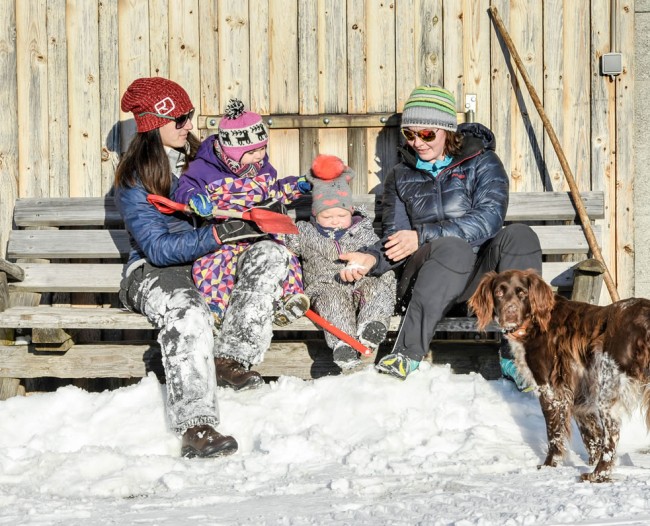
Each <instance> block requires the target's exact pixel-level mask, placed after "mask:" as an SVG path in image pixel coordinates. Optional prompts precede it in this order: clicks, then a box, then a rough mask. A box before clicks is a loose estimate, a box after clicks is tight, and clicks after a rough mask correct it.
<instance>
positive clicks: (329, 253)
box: [286, 155, 396, 369]
mask: <svg viewBox="0 0 650 526" xmlns="http://www.w3.org/2000/svg"><path fill="white" fill-rule="evenodd" d="M352 177H354V172H353V171H352V170H351V169H350V168H347V167H346V166H345V165H344V164H343V162H342V161H341V159H339V158H338V157H334V156H331V155H319V156H318V157H316V159H315V160H314V163H313V165H312V170H311V174H309V175H307V180H308V182H310V183H311V184H312V210H311V211H312V216H311V219H310V221H309V222H307V221H299V222H298V223H297V226H298V230H299V234H295V235H294V234H290V235H287V237H286V243H287V248H289V249H290V250H291V251H293V252H294V253H295V254H297V255H299V256H300V257H301V260H302V268H303V273H304V279H305V285H306V288H305V293H306V294H307V296H309V298H310V301H311V305H312V308H313V309H314V310H315V311H316V312H318V313H319V314H320V315H321V316H323V318H325V319H326V320H328V321H329V322H331V323H332V324H333V325H335V326H336V327H338V328H339V329H341V330H343V331H344V332H346V333H348V334H350V335H352V336H353V337H355V336H356V338H357V339H358V340H359V341H361V342H362V343H363V344H364V345H366V346H368V347H370V348H373V349H376V348H377V347H378V346H379V344H380V343H381V342H382V341H383V340H384V338H385V337H386V333H387V330H388V324H389V320H390V317H391V315H392V314H393V311H394V308H395V283H396V282H395V277H394V274H393V273H392V272H387V273H386V274H383V275H382V276H379V277H370V276H364V277H363V278H361V279H360V280H359V281H356V282H354V283H345V282H343V281H341V280H340V279H339V271H340V270H341V269H342V268H344V267H345V265H346V264H345V262H344V261H341V260H340V259H339V255H340V254H342V253H346V252H354V251H356V250H358V249H359V248H361V247H364V246H368V245H369V244H372V243H374V242H376V241H377V240H378V239H379V238H378V236H377V234H375V231H374V228H373V225H372V220H371V219H370V218H369V217H368V215H367V213H366V211H365V210H364V209H363V207H358V208H355V207H354V206H353V203H352V191H351V190H350V186H349V184H348V183H349V182H350V180H351V179H352ZM325 340H326V342H327V345H328V347H330V348H331V349H332V355H333V358H334V362H335V363H336V364H337V365H338V366H339V367H341V368H342V369H343V368H351V367H354V366H355V365H357V364H358V363H359V353H358V352H357V351H355V350H354V349H353V348H352V347H350V346H349V345H348V344H346V343H345V342H343V341H340V340H339V339H338V338H336V337H335V336H333V335H332V334H330V333H328V332H325Z"/></svg>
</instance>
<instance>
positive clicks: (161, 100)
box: [121, 77, 194, 132]
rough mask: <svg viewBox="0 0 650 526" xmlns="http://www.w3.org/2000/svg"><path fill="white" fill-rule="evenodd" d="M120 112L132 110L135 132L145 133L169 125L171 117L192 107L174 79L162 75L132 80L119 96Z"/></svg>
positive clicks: (186, 111) (188, 98) (184, 112)
mask: <svg viewBox="0 0 650 526" xmlns="http://www.w3.org/2000/svg"><path fill="white" fill-rule="evenodd" d="M121 106H122V111H124V112H127V111H130V112H133V118H134V119H135V124H136V126H137V129H138V132H147V131H150V130H155V129H156V128H160V127H161V126H164V125H165V124H168V123H169V122H171V121H170V119H165V118H164V117H159V116H158V115H166V116H169V117H174V118H176V117H180V116H181V115H185V114H186V113H189V112H190V110H192V108H193V107H194V106H192V101H191V100H190V97H189V95H188V94H187V92H186V91H185V90H184V89H183V88H182V87H181V86H179V85H178V84H176V82H174V81H172V80H169V79H164V78H162V77H143V78H139V79H136V80H134V81H133V82H132V83H131V85H130V86H129V87H128V88H126V91H125V92H124V95H122V104H121Z"/></svg>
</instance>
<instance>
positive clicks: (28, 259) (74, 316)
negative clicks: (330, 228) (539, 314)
mask: <svg viewBox="0 0 650 526" xmlns="http://www.w3.org/2000/svg"><path fill="white" fill-rule="evenodd" d="M583 199H584V203H585V207H586V209H587V212H588V214H589V217H590V218H592V219H594V220H596V219H601V218H603V217H604V198H603V193H602V192H590V193H585V194H583ZM357 204H364V205H365V206H366V208H367V210H368V211H369V212H371V213H373V212H374V213H375V217H376V220H377V225H378V226H379V220H380V211H381V203H380V199H376V198H375V196H373V195H364V196H357ZM293 213H294V215H297V217H298V218H304V217H305V215H306V214H307V213H308V208H305V207H298V208H297V210H294V211H293ZM507 220H508V221H510V222H512V221H517V222H522V221H523V222H527V223H529V224H531V225H532V226H533V228H534V229H535V230H536V232H537V234H538V235H539V238H540V240H541V244H542V248H543V253H544V255H545V259H549V261H545V262H544V267H543V275H544V278H545V279H546V281H548V282H549V283H551V284H552V286H553V287H554V288H556V289H558V290H560V291H570V290H573V297H574V298H576V299H580V300H583V301H590V302H597V301H598V297H599V294H600V285H601V281H602V277H601V274H602V268H601V266H600V265H599V264H597V263H596V262H594V261H593V260H586V261H583V262H581V263H579V264H578V265H577V266H576V262H575V261H576V259H579V258H583V259H584V257H585V255H588V253H589V248H588V244H587V241H586V239H585V236H584V233H583V231H582V227H581V226H579V225H578V224H575V223H576V212H575V209H574V206H573V204H572V201H571V199H570V196H569V194H568V193H564V192H543V193H542V192H540V193H515V194H512V195H511V198H510V206H509V210H508V214H507ZM549 221H551V222H553V223H557V222H562V223H564V224H550V225H549V224H544V223H545V222H549ZM14 223H15V226H14V229H13V230H12V231H11V233H10V235H9V239H8V245H7V250H6V259H0V382H1V383H0V388H1V389H2V391H1V392H0V398H6V397H8V396H12V395H14V394H16V393H20V392H21V386H20V379H25V378H40V377H56V378H130V377H141V376H144V375H145V374H147V372H148V371H150V370H153V371H157V372H160V370H161V368H160V363H159V352H158V351H157V344H156V342H155V331H154V330H152V326H151V325H150V323H149V322H148V320H147V319H146V318H145V317H144V316H141V315H139V314H134V313H130V312H127V311H124V310H122V309H121V308H120V306H119V305H118V302H117V294H116V292H117V290H118V288H119V282H120V278H121V271H122V265H123V262H124V261H125V257H126V254H127V253H128V249H129V243H128V236H127V234H126V232H125V230H124V228H123V224H122V221H121V218H120V216H119V214H118V212H117V210H116V208H115V206H114V203H113V200H112V198H111V197H107V198H59V199H57V198H48V199H18V200H17V201H16V203H15V208H14ZM594 232H595V234H596V237H597V238H598V239H600V236H601V231H600V226H599V225H594ZM559 256H565V259H567V258H566V256H570V257H571V258H572V259H573V261H558V259H561V258H559ZM551 259H553V260H555V261H550V260H551ZM574 274H575V280H574ZM399 322H400V318H399V317H397V316H395V317H394V318H393V319H392V320H391V327H390V329H391V331H395V330H396V329H397V328H398V325H399ZM276 329H277V330H276V333H275V336H276V337H275V338H274V341H273V343H272V346H271V349H270V350H269V352H268V353H267V355H266V359H265V361H264V363H263V364H261V366H259V367H258V368H257V369H258V370H259V371H260V372H261V373H262V374H263V375H265V376H268V377H277V376H281V375H294V376H298V377H301V378H316V377H319V376H322V375H325V374H331V373H332V372H334V371H337V370H338V369H337V368H336V366H335V365H334V364H333V363H332V361H331V353H329V352H328V350H327V347H326V346H325V343H324V339H323V337H322V333H321V332H320V331H319V329H318V328H316V327H315V326H314V325H313V324H312V323H311V322H310V321H309V320H307V319H306V318H303V319H301V320H299V321H297V322H295V323H294V324H292V325H291V326H290V327H288V328H283V329H279V328H276ZM438 330H439V331H452V332H467V331H476V327H475V321H474V319H473V318H467V317H460V318H446V319H445V320H443V321H442V323H441V324H440V325H439V327H438ZM495 330H496V329H495Z"/></svg>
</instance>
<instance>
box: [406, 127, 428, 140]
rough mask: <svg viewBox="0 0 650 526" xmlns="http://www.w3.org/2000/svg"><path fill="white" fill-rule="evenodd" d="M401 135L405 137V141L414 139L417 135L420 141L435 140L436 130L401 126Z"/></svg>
mask: <svg viewBox="0 0 650 526" xmlns="http://www.w3.org/2000/svg"><path fill="white" fill-rule="evenodd" d="M402 135H403V136H404V137H406V140H407V141H414V140H415V138H416V137H419V138H420V140H421V141H424V142H431V141H435V140H436V131H435V130H418V131H414V130H409V129H408V128H402Z"/></svg>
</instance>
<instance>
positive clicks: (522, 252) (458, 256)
mask: <svg viewBox="0 0 650 526" xmlns="http://www.w3.org/2000/svg"><path fill="white" fill-rule="evenodd" d="M529 268H532V269H535V270H537V271H538V272H539V273H540V274H541V272H542V249H541V247H540V244H539V239H538V238H537V235H536V234H535V232H534V231H533V230H532V229H531V228H530V227H529V226H527V225H523V224H513V225H508V226H507V227H505V228H503V229H501V231H500V232H499V233H498V234H497V235H496V236H495V237H494V238H492V239H491V240H489V241H487V242H486V243H485V244H484V245H483V246H481V247H480V249H479V251H478V252H477V253H474V251H473V250H472V247H471V246H470V245H469V244H468V243H467V242H466V241H464V240H462V239H460V238H456V237H443V238H439V239H436V240H434V241H431V242H430V243H427V244H426V245H423V246H421V247H420V248H419V249H418V250H417V252H415V253H414V254H413V255H412V256H411V257H410V258H409V260H408V261H407V263H406V265H405V267H404V271H403V273H402V276H401V278H400V281H399V283H398V288H397V295H398V303H401V304H404V303H407V307H406V313H405V314H404V318H403V322H402V326H401V327H400V330H399V333H398V336H397V341H396V342H395V346H394V347H393V352H394V353H395V352H399V353H401V354H404V355H406V356H408V357H409V358H412V359H414V360H417V361H420V360H422V359H423V358H424V356H425V355H426V354H427V352H428V350H429V345H430V343H431V339H432V338H433V335H434V333H435V331H436V326H437V325H438V322H440V320H441V319H442V318H443V317H444V316H445V315H446V314H447V312H448V311H449V310H450V309H451V308H452V307H454V306H455V305H457V304H459V303H464V302H466V301H467V300H468V299H469V298H470V296H471V295H472V294H473V293H474V291H475V290H476V288H477V286H478V283H479V281H480V280H481V278H482V277H483V275H484V274H485V273H486V272H488V271H491V270H496V271H497V272H499V271H502V270H507V269H521V270H525V269H529Z"/></svg>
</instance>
